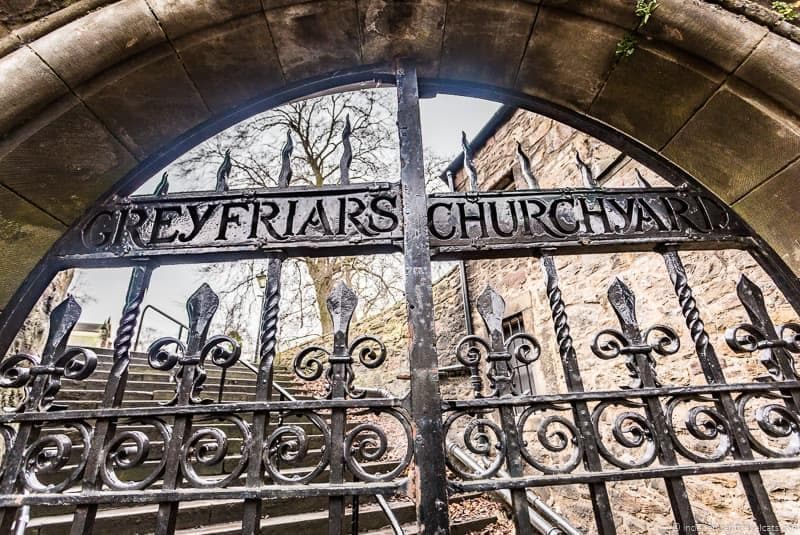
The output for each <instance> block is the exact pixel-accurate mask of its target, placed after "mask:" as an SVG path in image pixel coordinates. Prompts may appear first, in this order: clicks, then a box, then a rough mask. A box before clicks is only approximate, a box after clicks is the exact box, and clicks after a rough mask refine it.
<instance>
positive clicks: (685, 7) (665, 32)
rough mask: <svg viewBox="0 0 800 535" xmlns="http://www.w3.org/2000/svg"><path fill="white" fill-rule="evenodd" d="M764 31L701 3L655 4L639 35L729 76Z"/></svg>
mask: <svg viewBox="0 0 800 535" xmlns="http://www.w3.org/2000/svg"><path fill="white" fill-rule="evenodd" d="M767 31H768V30H767V28H765V27H763V26H759V25H758V24H756V23H754V22H750V21H749V20H747V19H746V18H744V17H742V16H739V15H736V14H734V13H731V12H730V11H728V10H727V9H723V8H722V7H719V6H715V5H712V4H711V3H709V2H703V1H701V0H688V1H687V0H659V2H658V8H657V9H656V10H655V12H654V13H653V15H652V17H651V18H650V21H649V22H648V23H647V25H646V26H645V27H644V28H643V33H644V34H645V35H647V36H652V37H654V38H655V39H657V40H658V41H662V42H664V43H669V44H670V45H673V46H676V47H678V48H680V49H682V50H684V51H685V52H688V53H690V54H693V55H695V56H698V57H702V58H705V59H706V60H707V61H709V62H711V63H713V64H715V65H717V66H718V67H720V68H721V69H724V70H725V71H727V72H732V71H733V70H734V69H736V67H738V66H739V64H741V62H742V61H744V59H745V58H746V57H747V55H748V54H750V52H752V50H753V48H755V46H756V45H757V44H758V42H759V41H760V40H761V39H762V38H763V37H764V35H766V34H767Z"/></svg>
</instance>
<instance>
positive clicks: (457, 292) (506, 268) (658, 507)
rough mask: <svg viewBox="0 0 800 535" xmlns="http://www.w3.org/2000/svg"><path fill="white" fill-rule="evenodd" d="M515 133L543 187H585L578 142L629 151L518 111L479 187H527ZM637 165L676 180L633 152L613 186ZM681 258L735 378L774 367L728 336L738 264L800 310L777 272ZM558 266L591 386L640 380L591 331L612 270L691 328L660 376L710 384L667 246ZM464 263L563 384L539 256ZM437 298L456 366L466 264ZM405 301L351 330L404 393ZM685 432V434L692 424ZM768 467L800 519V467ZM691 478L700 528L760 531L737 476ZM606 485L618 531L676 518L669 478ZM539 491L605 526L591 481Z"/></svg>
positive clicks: (457, 384)
mask: <svg viewBox="0 0 800 535" xmlns="http://www.w3.org/2000/svg"><path fill="white" fill-rule="evenodd" d="M517 141H520V142H521V143H522V145H523V148H524V150H525V152H526V153H527V154H528V155H529V156H530V158H531V161H532V165H533V171H534V173H535V175H536V176H537V178H538V180H539V182H540V185H541V187H542V188H561V187H581V186H582V184H581V179H580V173H579V171H578V169H577V166H576V165H575V151H578V152H580V154H581V156H582V158H583V160H584V161H587V162H589V163H590V165H591V166H592V168H593V169H594V171H595V173H596V174H599V173H600V172H601V171H602V170H603V169H604V168H605V167H606V166H608V165H609V164H610V163H611V162H612V161H614V159H615V158H616V157H617V156H618V154H619V153H618V152H617V151H616V150H614V149H612V148H611V147H608V146H607V145H604V144H602V143H600V142H598V141H597V140H595V139H593V138H591V137H589V136H587V135H585V134H582V133H580V132H577V131H575V130H573V129H571V128H569V127H566V126H564V125H562V124H560V123H557V122H555V121H552V120H550V119H546V118H543V117H541V116H537V115H535V114H532V113H528V112H522V111H518V112H516V113H515V114H514V115H513V116H512V117H511V119H510V120H509V121H508V123H507V124H506V125H505V126H504V127H502V128H500V129H499V130H498V132H497V133H496V134H495V135H494V136H493V137H492V138H491V139H489V140H488V142H487V143H486V145H485V146H484V148H483V149H482V150H480V151H478V153H477V154H476V156H475V164H476V167H477V169H478V174H479V177H480V179H481V189H484V190H485V189H492V188H493V187H494V186H495V185H496V184H498V182H501V181H502V180H503V178H504V177H506V176H508V174H509V173H511V174H512V176H513V177H514V179H515V181H516V184H517V187H519V188H523V187H524V183H523V182H522V179H521V177H520V176H519V170H518V169H517V166H516V161H515V157H514V152H513V151H514V148H515V146H516V142H517ZM635 169H638V170H639V171H640V172H641V173H642V174H643V175H644V176H645V178H647V179H648V181H650V183H651V184H653V185H667V183H666V182H665V181H663V180H662V179H661V178H659V177H658V176H656V175H654V174H653V173H652V172H650V171H648V170H647V169H646V168H644V167H641V166H637V165H636V164H635V162H627V163H625V164H624V165H622V166H621V168H620V169H619V171H618V172H617V173H616V174H615V175H614V176H613V178H612V179H611V180H610V181H609V182H608V184H607V186H609V187H637V185H636V182H635ZM455 178H456V184H457V185H459V186H461V185H463V183H464V176H463V172H459V173H458V174H457V175H456V177H455ZM681 256H682V258H683V261H684V264H685V267H686V270H687V273H688V276H689V279H690V283H691V284H692V287H693V290H694V294H695V297H696V298H697V301H698V303H699V306H700V309H701V312H702V315H703V319H704V321H705V323H706V327H707V330H708V332H709V333H710V335H711V337H712V341H713V344H714V347H715V349H716V350H717V353H718V356H719V358H720V360H721V361H722V366H723V369H724V373H725V375H726V378H727V380H728V381H729V382H752V381H753V379H754V378H756V377H760V376H763V375H764V374H765V370H764V368H763V367H762V366H761V364H760V363H759V361H758V357H757V356H752V355H736V354H734V353H733V352H731V351H730V350H729V349H728V347H727V345H726V344H725V342H724V338H723V333H724V331H725V329H727V328H728V327H730V326H733V325H736V324H738V323H741V322H743V321H746V320H747V316H746V313H745V311H744V309H743V308H742V307H741V305H740V303H739V301H738V298H737V297H736V293H735V286H736V283H737V281H738V278H739V276H740V274H742V273H745V274H747V276H748V277H750V278H751V279H752V280H753V281H755V282H756V283H757V284H759V285H760V286H761V288H762V289H763V290H764V294H765V298H766V302H767V306H768V309H769V310H770V313H771V314H772V317H773V319H774V320H775V322H776V323H782V322H787V321H792V320H793V319H794V318H796V317H797V315H796V313H795V312H794V311H793V310H792V308H791V306H789V304H788V303H787V302H786V300H785V299H784V298H783V296H782V295H781V293H780V292H779V291H778V290H777V288H776V287H775V286H774V284H773V283H772V282H771V279H770V278H769V276H768V275H767V274H766V273H764V271H763V270H762V269H761V268H760V267H759V266H758V265H757V264H756V263H755V261H754V260H753V259H752V257H751V256H750V255H749V254H747V253H745V252H741V251H732V250H731V251H705V252H687V253H682V254H681ZM556 265H557V267H558V271H559V277H560V280H561V289H562V292H563V296H564V300H565V301H566V303H567V313H568V315H569V320H570V327H571V331H572V334H573V337H574V343H575V347H576V350H577V354H578V359H579V365H580V369H581V372H582V376H583V381H584V386H585V388H586V389H587V390H618V389H620V388H621V387H625V386H627V385H628V383H629V381H630V378H629V376H628V374H627V371H626V369H625V366H624V364H623V362H622V360H621V359H614V360H601V359H599V358H597V357H595V356H594V355H593V354H592V352H591V350H590V344H591V341H592V338H593V336H594V335H595V334H596V333H597V332H599V331H600V330H602V329H606V328H618V327H619V326H618V324H617V320H616V317H615V315H614V313H613V311H612V310H611V308H610V306H609V303H608V299H607V295H606V292H607V289H608V286H609V284H610V283H611V282H612V281H613V280H614V277H620V278H621V279H622V280H623V281H624V282H625V283H626V284H628V285H629V286H630V288H631V289H632V290H633V291H634V293H635V294H636V296H637V313H638V318H639V321H640V324H641V325H642V326H643V327H649V326H652V325H654V324H665V325H668V326H670V327H672V328H673V329H675V330H676V332H678V333H679V335H680V337H681V349H680V351H679V352H678V353H676V354H675V355H671V356H667V357H658V358H657V370H658V376H659V378H660V380H661V382H662V383H663V384H665V385H670V386H680V385H699V384H704V383H705V379H704V376H703V374H702V372H701V369H700V366H699V363H698V360H697V358H696V356H695V353H694V349H693V348H694V346H693V343H692V341H691V339H690V337H689V333H688V332H687V329H686V327H685V324H684V320H683V317H682V315H681V311H680V308H679V306H678V303H677V299H676V297H675V294H674V290H673V288H672V286H671V283H670V281H669V277H668V275H667V272H666V269H665V265H664V260H663V259H662V258H661V256H660V255H658V254H655V253H626V254H602V255H601V254H593V255H581V256H577V255H575V256H561V257H558V258H556ZM466 270H467V283H468V291H469V294H470V303H471V304H472V305H473V306H472V307H471V310H472V321H473V323H474V326H475V331H476V333H477V334H485V329H484V326H483V322H482V320H481V318H480V316H479V315H478V314H477V311H476V310H475V307H474V304H475V302H476V299H477V297H478V295H479V294H480V292H482V291H483V290H484V289H485V288H486V286H487V285H491V286H492V287H494V288H495V289H496V290H497V291H498V292H500V294H501V295H502V296H503V297H504V299H505V301H506V316H511V315H514V314H518V313H519V314H521V315H522V318H523V322H524V324H525V327H526V331H527V332H528V333H530V334H532V335H534V336H535V337H536V338H537V339H538V340H539V342H540V343H541V346H542V354H541V357H540V359H539V360H538V361H537V362H536V363H535V364H533V365H532V369H533V379H534V382H535V388H536V392H537V393H539V394H548V393H561V392H565V390H566V389H565V383H564V378H563V371H562V366H561V360H560V357H559V354H558V348H557V345H556V342H555V336H554V332H553V327H552V322H551V317H550V310H549V307H548V303H547V298H546V294H545V291H544V289H545V282H544V278H543V275H542V272H541V268H540V265H539V260H538V259H535V258H524V257H523V258H513V259H503V260H483V261H470V262H467V263H466ZM434 302H435V307H434V308H435V318H436V332H437V350H438V353H439V362H440V366H442V367H445V366H451V365H453V364H456V362H457V361H456V360H455V348H456V346H457V343H458V341H459V340H460V339H461V337H463V336H464V335H465V334H466V330H465V324H464V318H463V305H462V300H461V288H460V278H459V271H458V268H457V267H456V268H454V269H453V270H452V271H450V272H448V273H447V274H446V275H445V276H443V277H442V278H441V279H440V280H439V281H438V282H437V283H436V284H435V285H434ZM405 308H406V304H405V303H398V304H396V305H395V306H393V307H391V308H389V309H387V310H385V311H383V312H382V313H380V314H377V315H375V316H372V317H369V318H364V319H361V320H359V321H356V322H354V324H353V326H352V327H351V329H350V333H351V339H354V338H355V337H356V336H360V335H362V334H372V335H375V336H377V337H378V338H379V339H381V340H382V341H383V342H384V343H385V344H386V346H387V351H388V357H387V362H386V363H385V364H384V365H383V366H382V367H381V368H379V369H377V370H367V369H364V368H363V367H362V366H358V365H357V366H356V374H357V377H358V378H359V380H358V381H357V384H360V385H362V386H369V387H382V388H386V389H388V390H390V391H391V392H393V393H394V394H403V393H405V392H406V391H407V389H408V386H409V384H408V381H407V376H408V358H407V357H408V354H407V343H408V330H407V322H406V318H407V316H406V310H405ZM330 344H331V340H330V337H324V338H322V339H319V340H314V341H312V342H310V343H309V344H305V345H322V346H323V347H329V346H330ZM299 349H301V348H298V349H297V350H289V351H285V352H283V353H282V354H281V355H280V357H279V361H280V362H281V363H283V364H285V365H290V364H291V359H292V358H293V357H294V355H295V354H296V353H297V351H298V350H299ZM440 386H441V391H442V396H443V397H445V398H460V399H464V398H468V397H471V395H472V393H471V390H470V384H469V378H468V377H465V376H463V375H455V376H452V375H443V376H442V377H441V378H440ZM679 420H680V418H678V417H676V419H675V421H676V422H678V426H679V427H680V425H681V424H680V421H679ZM461 428H463V424H462V425H461V426H455V427H454V429H456V430H458V429H461ZM454 435H456V433H451V435H450V438H453V439H455V440H456V441H459V437H458V436H454ZM682 438H686V436H685V433H684V434H683V435H682ZM535 440H536V439H535V438H533V439H532V440H531V441H530V442H531V443H534V441H535ZM607 468H609V469H613V468H611V467H607ZM763 477H764V481H765V484H766V486H767V489H768V491H769V492H770V495H771V498H772V500H773V506H774V508H775V510H776V513H777V514H778V515H779V518H780V520H781V521H782V523H783V526H784V528H786V529H787V530H789V528H793V527H796V528H797V529H800V526H798V525H797V518H798V516H799V515H798V510H797V507H798V506H797V503H798V501H799V500H800V476H798V474H797V472H796V471H780V472H766V473H764V475H763ZM685 482H686V486H687V491H688V493H689V496H690V499H691V500H692V503H693V506H694V513H695V516H696V519H697V521H698V523H699V524H700V527H701V532H702V533H705V532H708V533H712V532H716V533H718V532H719V529H721V528H726V529H727V530H728V532H748V530H750V529H751V527H752V522H751V521H750V517H749V513H748V511H749V506H748V504H747V501H746V498H745V494H744V490H743V488H742V485H741V483H740V481H739V478H738V477H737V476H735V475H728V474H722V475H708V476H702V477H691V478H685ZM607 487H608V491H609V494H610V496H611V500H612V506H613V508H614V511H615V519H616V521H617V523H618V527H619V529H620V532H623V533H645V532H653V530H654V529H661V528H663V529H664V530H665V531H664V532H667V531H666V530H667V529H668V527H669V526H671V524H672V516H671V513H670V509H669V501H668V498H667V495H666V490H665V487H664V484H663V482H662V480H660V479H653V480H642V481H631V482H612V483H608V485H607ZM536 492H537V494H539V495H540V496H541V497H542V498H544V499H546V500H547V502H548V503H549V504H550V505H551V506H552V507H553V508H555V509H556V510H557V511H558V512H560V513H561V514H563V515H564V516H566V517H567V518H568V519H569V520H570V521H571V522H572V523H573V524H574V525H575V526H576V527H578V528H580V529H582V530H584V531H586V532H587V533H593V532H595V527H594V520H593V513H592V507H591V500H590V497H589V492H588V487H587V486H585V485H572V486H566V487H551V488H541V489H537V490H536Z"/></svg>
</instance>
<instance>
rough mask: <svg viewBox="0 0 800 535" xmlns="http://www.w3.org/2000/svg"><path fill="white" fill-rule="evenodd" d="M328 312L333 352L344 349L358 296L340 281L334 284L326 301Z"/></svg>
mask: <svg viewBox="0 0 800 535" xmlns="http://www.w3.org/2000/svg"><path fill="white" fill-rule="evenodd" d="M327 305H328V312H329V313H330V315H331V322H332V324H333V336H334V340H333V343H334V350H336V349H337V348H339V349H341V348H344V347H345V346H346V344H347V333H348V331H349V330H350V320H351V319H352V318H353V313H354V312H355V311H356V305H358V296H357V295H356V294H355V293H354V292H353V290H351V289H350V287H349V286H347V284H345V283H344V282H342V281H339V282H337V283H336V286H334V287H333V289H332V290H331V293H330V294H329V295H328V299H327Z"/></svg>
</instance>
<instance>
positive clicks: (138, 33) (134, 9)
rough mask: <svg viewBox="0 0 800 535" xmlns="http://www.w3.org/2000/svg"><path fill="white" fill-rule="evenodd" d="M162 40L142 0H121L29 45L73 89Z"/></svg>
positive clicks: (164, 37) (159, 29) (162, 33)
mask: <svg viewBox="0 0 800 535" xmlns="http://www.w3.org/2000/svg"><path fill="white" fill-rule="evenodd" d="M166 40H167V37H166V36H165V35H164V32H163V31H162V30H161V27H160V26H159V25H158V21H157V20H156V18H155V17H154V16H153V13H152V12H151V11H150V8H149V7H148V5H147V2H146V1H145V0H122V1H120V2H116V3H113V4H109V5H107V6H105V7H103V8H100V9H97V10H96V11H93V12H91V13H89V14H87V15H86V16H84V17H81V18H79V19H76V20H74V21H72V22H70V23H69V24H66V25H64V26H61V27H59V28H56V29H55V30H53V31H52V32H50V33H48V34H47V35H45V36H43V37H41V38H39V39H37V40H35V41H33V42H31V43H30V44H29V46H30V47H31V48H32V49H33V50H34V51H35V52H36V53H37V54H38V55H39V57H41V58H42V59H43V60H44V61H45V62H46V63H47V65H49V66H50V68H51V69H53V71H55V73H56V74H58V76H59V77H60V78H61V79H62V80H64V81H65V82H66V83H67V85H69V86H70V87H71V88H73V89H74V88H76V87H78V86H79V85H80V84H82V83H83V82H86V81H87V80H90V79H92V78H94V77H95V76H97V75H98V74H100V73H101V72H103V71H105V70H106V69H109V68H111V67H113V66H115V65H118V64H120V63H122V62H124V61H125V60H127V59H128V58H131V57H133V56H136V55H137V54H139V53H141V52H144V51H146V50H147V49H149V48H151V47H153V46H156V45H158V44H161V43H165V42H166Z"/></svg>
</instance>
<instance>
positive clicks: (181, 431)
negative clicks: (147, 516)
mask: <svg viewBox="0 0 800 535" xmlns="http://www.w3.org/2000/svg"><path fill="white" fill-rule="evenodd" d="M218 306H219V298H218V297H217V295H216V294H214V292H213V291H212V290H211V288H210V287H209V286H208V284H205V283H204V284H203V285H202V286H200V288H199V289H198V290H197V291H196V292H195V293H194V294H193V295H192V296H191V297H190V298H189V300H188V301H187V302H186V309H187V312H188V313H189V329H188V332H189V334H188V337H187V340H186V355H185V357H186V358H187V359H191V360H188V361H187V362H186V363H185V364H183V365H182V368H181V373H180V379H179V382H178V395H177V398H176V399H177V402H176V405H177V406H185V405H189V404H190V402H191V397H192V394H193V390H194V379H195V372H196V368H197V365H198V364H197V363H195V362H194V361H195V360H196V359H197V358H199V355H200V350H201V349H202V348H203V345H204V344H205V341H206V337H207V336H208V327H209V325H210V323H211V318H212V317H213V315H214V313H215V312H216V311H217V307H218ZM178 366H181V364H180V363H179V364H178ZM191 430H192V416H191V415H188V416H185V415H180V416H176V417H175V421H174V424H173V426H172V435H171V436H170V440H169V444H168V446H167V449H166V450H165V451H164V456H165V457H166V464H165V469H164V476H163V478H162V486H161V488H162V489H164V490H175V489H177V488H178V486H179V485H180V482H181V472H180V470H181V469H180V465H181V463H180V457H181V450H182V449H183V445H184V443H185V441H186V438H187V436H188V435H189V434H190V433H191ZM179 506H180V502H178V501H169V502H162V503H161V504H159V506H158V515H157V516H156V526H155V533H156V535H164V534H172V533H174V532H175V523H176V521H177V517H178V507H179Z"/></svg>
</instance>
